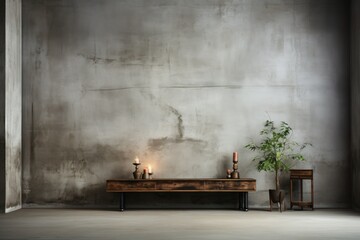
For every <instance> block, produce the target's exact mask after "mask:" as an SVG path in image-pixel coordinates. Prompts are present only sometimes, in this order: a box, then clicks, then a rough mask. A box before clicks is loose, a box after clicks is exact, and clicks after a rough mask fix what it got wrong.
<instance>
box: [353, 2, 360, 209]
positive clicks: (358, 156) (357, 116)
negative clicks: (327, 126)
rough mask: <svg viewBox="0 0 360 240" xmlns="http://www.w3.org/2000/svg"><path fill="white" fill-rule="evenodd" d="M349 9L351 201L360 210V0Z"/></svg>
mask: <svg viewBox="0 0 360 240" xmlns="http://www.w3.org/2000/svg"><path fill="white" fill-rule="evenodd" d="M351 9H352V13H351V36H352V38H351V53H352V54H351V153H352V160H353V161H352V177H353V180H352V202H353V207H354V208H355V209H357V210H360V191H359V189H360V111H359V108H360V29H359V27H360V1H357V0H354V1H352V6H351Z"/></svg>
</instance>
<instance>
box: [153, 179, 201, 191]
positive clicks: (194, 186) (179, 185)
mask: <svg viewBox="0 0 360 240" xmlns="http://www.w3.org/2000/svg"><path fill="white" fill-rule="evenodd" d="M156 190H162V191H179V190H183V191H196V190H200V191H201V190H204V184H203V183H202V182H201V181H176V182H174V181H161V182H158V183H157V184H156Z"/></svg>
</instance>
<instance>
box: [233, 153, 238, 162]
mask: <svg viewBox="0 0 360 240" xmlns="http://www.w3.org/2000/svg"><path fill="white" fill-rule="evenodd" d="M233 161H234V162H237V161H238V153H237V152H234V153H233Z"/></svg>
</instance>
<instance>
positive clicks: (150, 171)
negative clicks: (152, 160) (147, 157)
mask: <svg viewBox="0 0 360 240" xmlns="http://www.w3.org/2000/svg"><path fill="white" fill-rule="evenodd" d="M148 169H149V173H152V169H151V165H150V164H149V167H148Z"/></svg>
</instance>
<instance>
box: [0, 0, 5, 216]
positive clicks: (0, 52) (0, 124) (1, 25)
mask: <svg viewBox="0 0 360 240" xmlns="http://www.w3.org/2000/svg"><path fill="white" fill-rule="evenodd" d="M4 211H5V0H0V212H4Z"/></svg>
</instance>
